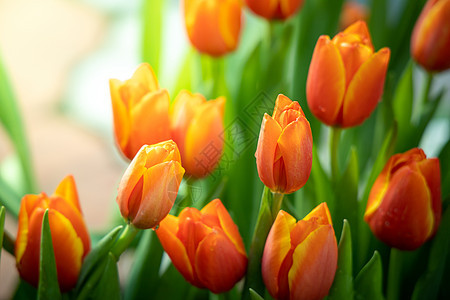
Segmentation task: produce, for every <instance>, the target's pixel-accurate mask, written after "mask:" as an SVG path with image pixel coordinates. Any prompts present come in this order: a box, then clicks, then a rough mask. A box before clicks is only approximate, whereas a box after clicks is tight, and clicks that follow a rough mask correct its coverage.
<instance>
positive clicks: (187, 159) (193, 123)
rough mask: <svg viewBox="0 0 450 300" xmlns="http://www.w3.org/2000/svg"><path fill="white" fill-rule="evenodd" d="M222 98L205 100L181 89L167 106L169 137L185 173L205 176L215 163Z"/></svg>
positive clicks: (220, 140)
mask: <svg viewBox="0 0 450 300" xmlns="http://www.w3.org/2000/svg"><path fill="white" fill-rule="evenodd" d="M224 106H225V98H224V97H219V98H217V99H215V100H211V101H206V99H205V97H203V96H202V95H200V94H191V93H190V92H188V91H181V92H180V93H179V94H178V96H177V98H176V99H175V101H174V103H173V105H172V107H171V109H170V120H171V129H172V138H173V140H174V141H175V142H176V143H177V145H178V147H179V149H180V153H181V161H182V163H183V167H184V168H185V169H186V174H187V175H191V176H193V177H196V178H201V177H205V176H206V175H208V174H210V173H211V172H212V171H213V170H214V168H215V167H216V166H217V164H218V162H219V160H220V157H221V156H222V151H223V143H224V139H223V136H222V135H223V131H224V126H223V116H224Z"/></svg>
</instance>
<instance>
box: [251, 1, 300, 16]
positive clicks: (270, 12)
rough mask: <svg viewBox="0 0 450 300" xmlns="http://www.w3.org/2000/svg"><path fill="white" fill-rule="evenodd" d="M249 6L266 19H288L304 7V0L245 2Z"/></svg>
mask: <svg viewBox="0 0 450 300" xmlns="http://www.w3.org/2000/svg"><path fill="white" fill-rule="evenodd" d="M245 2H247V6H248V7H249V8H250V9H251V10H252V11H253V12H254V13H255V14H257V15H259V16H261V17H263V18H266V19H269V20H271V19H283V20H284V19H287V18H289V17H290V16H292V15H294V14H295V13H296V12H297V11H298V10H299V9H300V7H301V6H302V5H303V0H245Z"/></svg>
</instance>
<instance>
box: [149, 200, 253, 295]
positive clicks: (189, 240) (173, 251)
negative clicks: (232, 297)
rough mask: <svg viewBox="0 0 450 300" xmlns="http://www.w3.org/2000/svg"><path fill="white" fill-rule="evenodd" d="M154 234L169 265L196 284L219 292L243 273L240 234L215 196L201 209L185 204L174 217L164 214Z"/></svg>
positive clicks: (243, 260) (230, 286) (233, 283)
mask: <svg viewBox="0 0 450 300" xmlns="http://www.w3.org/2000/svg"><path fill="white" fill-rule="evenodd" d="M156 234H157V235H158V238H159V240H160V241H161V244H162V246H163V247H164V250H165V251H166V252H167V254H168V255H169V257H170V259H171V260H172V263H173V265H174V266H175V267H176V268H177V270H178V271H179V272H180V273H181V274H182V275H183V277H184V278H185V279H186V280H187V281H188V282H190V283H191V284H192V285H195V286H196V287H199V288H207V289H209V290H211V291H212V292H213V293H222V292H226V291H228V290H230V289H231V288H232V287H233V286H234V285H235V284H236V282H238V281H239V280H240V279H241V278H242V277H243V276H244V275H245V271H246V269H247V255H246V253H245V248H244V244H243V242H242V238H241V236H240V235H239V231H238V228H237V226H236V225H235V224H234V223H233V220H232V219H231V217H230V215H229V214H228V212H227V210H226V208H225V207H224V206H223V204H222V202H221V201H220V200H219V199H216V200H213V201H211V202H210V203H209V204H208V205H206V206H205V207H204V208H203V209H202V210H201V211H198V210H197V209H196V208H190V207H187V208H185V209H183V211H182V212H181V213H180V215H179V216H178V217H175V216H172V215H168V216H167V218H165V219H164V220H163V221H162V222H161V224H160V226H159V228H158V229H157V230H156Z"/></svg>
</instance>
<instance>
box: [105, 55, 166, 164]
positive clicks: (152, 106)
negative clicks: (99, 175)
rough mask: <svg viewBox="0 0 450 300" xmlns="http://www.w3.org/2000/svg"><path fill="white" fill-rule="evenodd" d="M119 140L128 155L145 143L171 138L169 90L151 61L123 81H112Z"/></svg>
mask: <svg viewBox="0 0 450 300" xmlns="http://www.w3.org/2000/svg"><path fill="white" fill-rule="evenodd" d="M109 86H110V90H111V101H112V110H113V117H114V130H115V136H116V141H117V144H118V146H119V148H120V150H121V151H122V153H123V155H125V156H126V157H127V158H128V159H130V160H131V159H133V157H134V156H135V155H136V153H137V152H138V150H139V149H140V148H141V147H142V145H146V144H148V145H151V144H156V143H159V142H162V141H165V140H168V139H170V128H169V102H170V100H169V93H168V92H167V91H166V90H163V89H160V88H159V85H158V81H157V79H156V76H155V74H154V73H153V70H152V68H151V67H150V65H149V64H146V63H144V64H142V65H140V66H139V67H138V69H137V70H136V72H135V73H134V74H133V76H132V77H131V78H130V79H128V80H126V81H124V82H122V81H120V80H117V79H111V80H110V81H109Z"/></svg>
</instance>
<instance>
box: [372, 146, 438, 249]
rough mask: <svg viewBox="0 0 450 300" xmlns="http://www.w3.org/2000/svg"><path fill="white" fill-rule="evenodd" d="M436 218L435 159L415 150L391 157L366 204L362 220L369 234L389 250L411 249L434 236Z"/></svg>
mask: <svg viewBox="0 0 450 300" xmlns="http://www.w3.org/2000/svg"><path fill="white" fill-rule="evenodd" d="M440 219H441V175H440V167H439V160H438V159H437V158H429V159H427V158H426V156H425V154H424V152H423V150H422V149H418V148H414V149H411V150H409V151H407V152H405V153H401V154H395V155H393V156H392V157H391V158H390V159H389V160H388V162H387V163H386V166H385V167H384V169H383V170H382V171H381V173H380V175H379V176H378V178H377V180H376V181H375V183H374V185H373V186H372V190H371V191H370V195H369V200H368V202H367V208H366V213H365V214H364V220H365V221H366V222H367V223H368V224H369V226H370V229H371V230H372V232H373V234H374V235H375V236H376V237H377V238H378V239H380V240H381V241H383V242H384V243H386V244H387V245H389V246H390V247H395V248H398V249H401V250H414V249H416V248H418V247H420V246H421V245H422V244H423V243H424V242H426V241H427V240H428V239H430V238H431V237H432V236H433V235H434V234H435V232H436V230H437V228H438V226H439V222H440Z"/></svg>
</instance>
